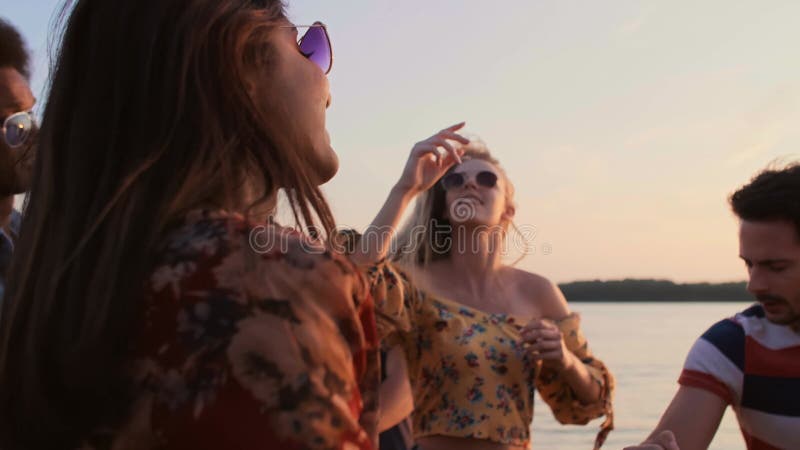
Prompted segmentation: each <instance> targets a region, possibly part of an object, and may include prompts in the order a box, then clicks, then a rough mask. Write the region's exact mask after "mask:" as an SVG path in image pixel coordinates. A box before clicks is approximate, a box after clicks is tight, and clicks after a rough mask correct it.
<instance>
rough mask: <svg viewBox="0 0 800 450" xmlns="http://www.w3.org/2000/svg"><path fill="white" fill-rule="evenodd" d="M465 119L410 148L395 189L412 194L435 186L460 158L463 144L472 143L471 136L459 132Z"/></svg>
mask: <svg viewBox="0 0 800 450" xmlns="http://www.w3.org/2000/svg"><path fill="white" fill-rule="evenodd" d="M464 124H465V122H461V123H457V124H455V125H452V126H449V127H447V128H445V129H443V130H441V131H439V132H438V133H436V134H434V135H433V136H431V137H429V138H428V139H425V140H424V141H420V142H417V143H416V144H415V145H414V147H413V148H412V149H411V154H410V155H409V156H408V161H407V162H406V166H405V168H404V169H403V173H402V175H400V180H398V182H397V184H396V186H395V187H396V189H399V190H401V191H403V192H406V193H409V194H411V195H416V194H418V193H420V192H424V191H426V190H428V189H430V188H431V186H433V184H434V183H436V181H438V180H439V178H441V177H442V175H444V174H445V173H446V172H447V170H448V169H450V167H452V166H453V165H454V164H457V163H460V162H461V155H462V154H463V150H462V149H461V145H466V144H469V139H467V138H465V137H464V136H461V135H460V134H458V133H456V131H458V130H460V129H461V128H463V127H464Z"/></svg>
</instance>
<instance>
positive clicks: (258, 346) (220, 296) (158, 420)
mask: <svg viewBox="0 0 800 450" xmlns="http://www.w3.org/2000/svg"><path fill="white" fill-rule="evenodd" d="M161 247H162V248H161V250H160V251H159V252H158V255H157V259H156V261H155V262H154V266H153V270H152V273H151V274H150V276H149V280H148V282H147V287H146V293H145V295H144V298H143V299H142V312H143V315H142V320H141V323H140V326H139V328H138V332H137V335H138V337H137V339H136V340H135V342H134V344H133V349H132V353H133V354H132V356H131V360H132V364H131V367H132V375H133V378H134V379H135V381H136V382H137V386H138V388H139V389H138V392H137V394H136V396H135V398H134V404H133V407H132V410H131V413H130V419H129V421H128V422H127V423H126V424H124V426H122V427H121V428H120V429H114V430H96V432H94V433H93V435H92V436H91V437H89V438H87V439H86V442H84V444H83V446H82V448H88V449H94V450H100V449H110V448H114V449H129V448H130V449H133V448H135V449H148V450H152V449H193V450H204V449H207V450H212V449H213V450H219V449H247V450H256V449H264V450H266V449H278V448H279V449H289V450H292V449H293V450H301V449H302V450H309V449H315V450H345V449H346V450H355V449H358V450H372V449H374V448H376V446H377V431H376V428H377V420H376V419H377V392H378V385H379V383H380V378H379V376H380V372H379V364H380V362H379V359H378V356H379V355H378V340H377V334H376V328H375V320H374V310H373V303H372V300H371V297H370V295H369V291H368V286H367V284H366V282H365V280H364V277H363V275H362V274H361V273H360V272H359V270H358V268H357V267H355V266H354V265H353V264H352V263H350V261H349V260H348V259H347V258H345V257H343V256H341V255H337V254H332V253H330V252H328V251H325V249H323V248H321V247H320V246H319V245H318V244H315V243H313V242H311V241H310V239H309V238H307V237H306V236H304V235H302V234H300V233H297V232H295V231H293V230H289V229H286V228H282V227H279V226H273V225H270V226H265V227H258V226H256V225H254V224H252V223H249V222H247V221H246V220H245V219H244V218H243V217H242V216H241V215H238V214H233V213H227V212H225V211H194V212H192V213H190V214H189V215H188V216H187V218H186V221H185V223H183V224H182V225H180V226H178V227H177V228H175V229H174V230H173V231H172V232H170V233H169V234H168V235H167V236H165V239H164V241H163V244H162V246H161Z"/></svg>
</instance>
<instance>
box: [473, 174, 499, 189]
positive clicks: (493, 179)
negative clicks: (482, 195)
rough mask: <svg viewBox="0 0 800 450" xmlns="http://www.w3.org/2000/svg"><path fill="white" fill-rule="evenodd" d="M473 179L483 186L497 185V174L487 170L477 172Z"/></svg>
mask: <svg viewBox="0 0 800 450" xmlns="http://www.w3.org/2000/svg"><path fill="white" fill-rule="evenodd" d="M475 181H477V182H478V184H480V185H481V186H483V187H487V188H493V187H495V186H496V185H497V175H495V174H494V173H493V172H489V171H483V172H479V173H478V175H477V176H475Z"/></svg>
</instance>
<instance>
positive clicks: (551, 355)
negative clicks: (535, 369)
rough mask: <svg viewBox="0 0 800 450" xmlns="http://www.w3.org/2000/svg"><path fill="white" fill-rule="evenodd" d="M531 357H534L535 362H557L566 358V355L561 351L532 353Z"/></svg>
mask: <svg viewBox="0 0 800 450" xmlns="http://www.w3.org/2000/svg"><path fill="white" fill-rule="evenodd" d="M531 356H532V357H533V359H534V360H540V359H557V360H560V359H561V358H563V357H564V354H563V353H561V351H560V350H553V351H549V352H538V353H532V354H531Z"/></svg>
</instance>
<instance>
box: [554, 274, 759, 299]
mask: <svg viewBox="0 0 800 450" xmlns="http://www.w3.org/2000/svg"><path fill="white" fill-rule="evenodd" d="M745 286H746V283H745V282H744V281H742V282H735V283H673V282H672V281H669V280H634V279H625V280H614V281H601V280H594V281H575V282H571V283H564V284H561V285H560V286H559V287H560V288H561V290H562V291H563V292H564V295H565V296H566V297H567V300H569V301H570V302H735V301H754V298H753V296H752V295H751V294H750V293H748V292H747V289H746V287H745Z"/></svg>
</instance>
